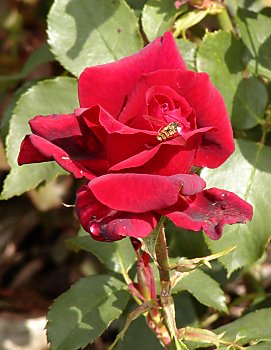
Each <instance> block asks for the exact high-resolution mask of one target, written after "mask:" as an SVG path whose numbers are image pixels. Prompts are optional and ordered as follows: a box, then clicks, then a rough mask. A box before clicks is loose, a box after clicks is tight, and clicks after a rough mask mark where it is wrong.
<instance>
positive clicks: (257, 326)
mask: <svg viewBox="0 0 271 350" xmlns="http://www.w3.org/2000/svg"><path fill="white" fill-rule="evenodd" d="M270 329H271V308H268V309H262V310H259V311H255V312H251V313H250V314H248V315H246V316H244V317H241V318H239V319H238V320H236V321H233V322H231V323H228V324H227V325H225V326H222V327H219V328H217V329H216V330H215V331H214V332H215V333H216V334H221V333H223V332H225V335H224V336H223V340H227V341H234V340H235V339H236V338H237V339H239V340H238V344H240V345H243V344H247V343H248V342H249V341H252V340H255V341H261V340H268V341H271V332H270ZM252 349H253V348H252ZM256 349H257V348H256Z"/></svg>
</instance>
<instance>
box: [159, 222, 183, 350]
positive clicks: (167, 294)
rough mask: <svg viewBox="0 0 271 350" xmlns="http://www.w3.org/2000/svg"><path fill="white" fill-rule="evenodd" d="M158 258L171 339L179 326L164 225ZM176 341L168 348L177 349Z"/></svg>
mask: <svg viewBox="0 0 271 350" xmlns="http://www.w3.org/2000/svg"><path fill="white" fill-rule="evenodd" d="M155 253H156V259H157V263H158V268H159V276H160V284H161V292H160V302H161V306H162V310H163V312H164V316H165V320H166V322H167V326H168V329H169V332H170V336H171V339H172V340H174V338H176V337H177V333H178V332H177V327H176V323H175V306H174V300H173V298H172V296H171V281H170V273H169V271H170V264H169V258H168V251H167V244H166V236H165V228H164V225H162V226H161V228H160V230H159V233H158V237H157V242H156V248H155ZM174 343H175V342H174V341H171V343H170V344H169V345H168V349H172V350H173V349H175V346H174Z"/></svg>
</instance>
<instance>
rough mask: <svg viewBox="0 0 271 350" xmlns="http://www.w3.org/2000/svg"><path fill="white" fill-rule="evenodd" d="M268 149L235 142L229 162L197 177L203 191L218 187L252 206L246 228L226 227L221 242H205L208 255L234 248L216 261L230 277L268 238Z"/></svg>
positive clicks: (254, 257) (270, 171) (249, 261)
mask: <svg viewBox="0 0 271 350" xmlns="http://www.w3.org/2000/svg"><path fill="white" fill-rule="evenodd" d="M270 159H271V148H270V147H268V146H262V145H260V144H257V143H254V142H248V141H244V140H238V141H237V143H236V150H235V152H234V154H233V155H232V156H231V157H230V158H229V160H228V161H227V162H226V163H225V164H223V165H222V166H221V167H219V168H218V169H215V170H207V169H204V170H203V171H202V174H201V176H202V177H203V178H204V179H205V181H206V182H207V187H218V188H224V189H226V190H229V191H232V192H235V193H236V194H238V195H239V196H240V197H241V198H243V199H245V200H246V201H248V202H249V203H251V204H252V205H253V208H254V214H253V220H252V222H251V223H248V224H245V225H244V224H242V225H241V224H235V225H232V226H228V225H226V226H225V227H224V230H223V235H222V238H221V239H219V240H218V241H212V240H210V239H208V238H206V241H207V244H208V246H209V248H210V249H211V250H212V252H214V253H216V252H219V251H221V250H224V249H226V248H229V247H232V246H237V248H236V249H235V250H234V251H232V252H231V253H229V254H228V255H226V256H224V257H222V258H220V261H221V262H222V263H223V265H224V266H225V267H226V269H227V270H228V273H229V274H231V273H232V272H233V271H235V270H237V269H239V268H240V267H243V266H248V265H250V264H252V263H253V262H255V261H256V260H257V259H259V258H260V257H261V255H262V254H263V251H264V248H265V246H266V244H267V242H268V240H269V238H270V234H271V231H270V220H269V215H270V214H269V213H270V210H271V193H270V191H267V189H268V188H269V186H270V183H271V162H270Z"/></svg>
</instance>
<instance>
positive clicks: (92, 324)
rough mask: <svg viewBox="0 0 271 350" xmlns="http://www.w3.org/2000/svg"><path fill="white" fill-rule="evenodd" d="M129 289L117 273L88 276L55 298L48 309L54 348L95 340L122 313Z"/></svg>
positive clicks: (71, 348) (72, 349) (71, 347)
mask: <svg viewBox="0 0 271 350" xmlns="http://www.w3.org/2000/svg"><path fill="white" fill-rule="evenodd" d="M128 297H129V293H128V292H127V290H126V286H125V284H123V283H122V282H120V281H119V280H117V279H116V278H114V277H110V276H106V275H100V276H90V277H85V278H82V279H81V280H79V281H78V282H76V283H75V284H74V285H73V286H72V287H71V288H70V289H69V290H68V291H67V292H66V293H64V294H62V295H61V296H60V297H59V298H57V299H56V300H55V302H54V303H53V305H52V306H51V307H50V310H49V313H48V323H47V334H48V340H49V342H50V345H51V349H52V350H67V349H69V350H77V349H79V348H81V347H82V348H84V347H85V346H86V345H87V344H88V343H92V342H93V341H94V340H95V339H96V338H97V337H98V336H99V335H100V334H101V333H102V332H103V331H104V330H105V329H106V328H107V327H108V326H109V324H110V323H111V322H112V321H113V320H115V319H117V318H119V316H120V315H121V314H122V312H123V310H124V308H125V306H126V303H127V300H128Z"/></svg>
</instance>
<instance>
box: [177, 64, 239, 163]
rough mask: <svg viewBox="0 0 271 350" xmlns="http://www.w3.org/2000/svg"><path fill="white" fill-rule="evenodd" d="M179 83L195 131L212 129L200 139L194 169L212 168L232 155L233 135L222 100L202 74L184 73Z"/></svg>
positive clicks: (206, 77)
mask: <svg viewBox="0 0 271 350" xmlns="http://www.w3.org/2000/svg"><path fill="white" fill-rule="evenodd" d="M179 83H180V86H181V92H182V94H183V96H184V97H185V98H186V100H187V101H188V102H189V104H190V106H191V107H192V108H193V109H194V111H195V113H196V122H197V127H198V128H204V127H210V126H211V127H213V128H215V131H211V132H208V133H206V134H204V135H203V139H202V144H201V146H200V147H199V150H198V152H197V155H196V159H195V162H194V165H196V166H201V167H208V168H216V167H218V166H220V165H221V164H223V163H224V162H225V161H226V160H227V159H228V157H229V156H230V155H231V154H232V153H233V151H234V141H233V132H232V127H231V123H230V119H229V116H228V114H227V110H226V106H225V103H224V100H223V98H222V96H221V94H220V92H219V91H218V90H217V89H216V88H215V86H214V85H213V84H212V82H211V81H210V78H209V76H208V74H206V73H194V72H190V71H187V72H184V73H183V74H181V79H180V81H179Z"/></svg>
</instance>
